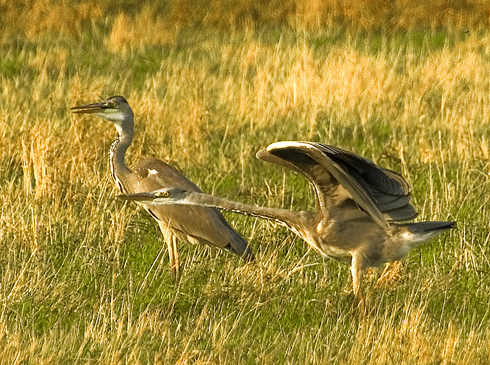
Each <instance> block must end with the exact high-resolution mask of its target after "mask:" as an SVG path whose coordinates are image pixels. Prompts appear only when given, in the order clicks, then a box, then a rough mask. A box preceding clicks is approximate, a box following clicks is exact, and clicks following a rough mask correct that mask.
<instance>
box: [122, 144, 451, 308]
mask: <svg viewBox="0 0 490 365" xmlns="http://www.w3.org/2000/svg"><path fill="white" fill-rule="evenodd" d="M257 157H258V158H259V159H261V160H264V161H269V162H272V163H275V164H278V165H281V166H285V167H287V168H289V169H292V170H293V171H296V172H298V173H300V174H302V175H303V176H305V177H306V178H307V179H308V180H309V181H310V183H311V185H312V187H313V189H314V191H315V198H316V211H314V212H310V211H300V212H292V211H289V210H284V209H274V208H267V207H257V206H251V205H246V204H242V203H237V202H231V201H229V200H226V199H222V198H218V197H214V196H211V195H206V194H201V193H197V192H190V191H184V190H182V189H178V188H167V189H163V190H159V191H155V192H150V193H143V194H129V195H123V196H122V198H124V199H130V200H137V201H143V202H145V203H153V204H154V205H155V206H162V205H170V204H186V205H197V206H206V207H215V208H219V209H223V210H229V211H233V212H238V213H243V214H248V215H253V216H258V217H262V218H266V219H270V220H274V221H276V222H279V223H281V224H283V225H285V226H287V227H288V228H290V229H291V230H292V231H293V232H295V233H296V234H297V235H299V236H300V237H301V238H302V239H303V240H305V241H306V242H307V243H308V244H309V245H310V246H311V247H312V248H314V249H315V250H316V251H318V252H319V253H320V254H322V255H323V256H326V257H330V258H333V259H336V260H339V261H342V262H346V263H347V264H349V265H350V267H351V273H352V278H353V287H354V294H355V295H356V296H357V297H359V298H361V299H362V293H361V288H360V284H361V280H362V275H363V273H364V271H365V270H366V269H367V268H369V267H379V266H381V265H383V264H384V263H386V262H390V261H396V260H401V259H403V258H404V257H406V255H407V254H408V253H409V252H410V250H411V249H412V248H414V247H416V246H418V245H420V244H422V243H424V242H427V241H428V240H430V239H431V238H433V237H435V236H437V235H438V234H440V233H442V232H444V231H445V230H447V229H450V228H453V227H454V226H455V222H422V223H404V222H405V221H407V220H410V219H413V218H415V217H416V215H417V212H416V211H415V209H414V207H413V206H412V205H411V204H410V187H409V185H408V183H407V182H406V181H405V179H403V177H402V176H401V175H399V174H398V173H396V172H394V171H391V170H388V169H384V168H381V167H378V166H377V165H375V164H374V163H373V162H372V161H370V160H368V159H366V158H364V157H361V156H359V155H357V154H354V153H352V152H348V151H344V150H342V149H340V148H337V147H333V146H327V145H323V144H319V143H312V142H277V143H273V144H271V145H270V146H268V147H267V148H266V149H263V150H261V151H259V152H258V153H257Z"/></svg>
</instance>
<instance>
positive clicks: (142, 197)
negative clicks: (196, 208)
mask: <svg viewBox="0 0 490 365" xmlns="http://www.w3.org/2000/svg"><path fill="white" fill-rule="evenodd" d="M188 193H189V192H188V191H185V190H183V189H179V188H164V189H159V190H155V191H150V192H145V193H136V194H122V195H118V196H117V197H118V198H119V199H122V200H133V201H137V202H141V203H145V204H152V205H178V204H188V203H187V202H186V198H187V195H188Z"/></svg>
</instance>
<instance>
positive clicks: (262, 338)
mask: <svg viewBox="0 0 490 365" xmlns="http://www.w3.org/2000/svg"><path fill="white" fill-rule="evenodd" d="M12 4H13V3H11V2H1V1H0V6H1V7H2V9H3V10H5V12H3V14H2V15H0V19H4V20H5V19H7V21H6V23H4V27H5V30H6V32H5V33H4V35H3V36H2V46H0V52H1V54H0V160H1V161H2V164H1V165H0V166H1V167H0V176H2V178H1V179H0V214H1V215H0V303H1V309H0V364H3V363H5V364H7V363H8V364H22V363H32V364H57V363H70V364H71V363H74V364H75V363H76V364H94V363H96V364H122V363H131V364H133V363H135V364H136V363H141V364H169V363H175V364H228V363H260V364H272V363H286V364H297V363H318V364H321V363H338V364H353V363H362V364H430V363H440V364H471V365H475V364H486V363H488V362H489V361H490V360H489V356H490V351H489V349H488V348H489V344H490V337H489V331H488V323H489V321H488V302H489V300H490V294H488V293H490V276H489V274H488V264H489V262H490V251H489V248H488V247H489V237H490V236H489V234H488V229H489V221H490V210H489V201H488V200H489V199H488V197H487V196H488V184H489V181H490V180H489V174H490V168H489V163H488V160H489V157H490V153H489V139H490V136H489V134H488V122H489V120H490V102H489V98H488V91H489V90H490V84H489V83H490V81H489V80H490V77H489V76H490V75H489V72H490V71H489V67H488V65H489V61H488V60H489V56H490V42H489V33H488V31H486V30H484V31H480V32H478V31H477V29H478V28H477V27H479V26H481V25H486V24H487V23H488V4H487V3H485V2H480V3H477V2H465V3H464V4H463V3H461V4H460V3H458V4H456V3H452V2H444V4H443V3H437V4H436V5H434V4H432V3H431V4H429V3H426V2H420V3H419V2H415V1H406V2H394V3H393V2H392V3H387V4H384V6H382V5H379V3H378V2H376V3H375V2H372V1H363V2H354V1H352V2H347V1H346V2H320V1H311V0H310V1H296V2H290V1H283V2H271V3H270V4H269V3H263V2H262V3H259V2H255V1H242V2H240V3H238V4H237V6H236V7H235V8H234V9H233V10H229V11H224V10H223V9H224V8H223V5H222V3H221V2H209V5H208V6H209V9H211V10H213V9H215V10H213V11H210V12H204V11H203V9H204V8H203V7H204V5H203V4H201V3H200V2H189V1H173V2H170V3H169V5H168V8H165V9H163V10H162V8H160V7H159V6H158V4H153V3H150V2H148V3H144V4H142V5H141V7H138V8H137V9H136V10H135V11H134V12H129V11H124V9H123V8H119V7H118V5H117V4H116V3H115V2H109V1H108V2H98V3H88V2H87V3H76V4H68V3H66V2H54V1H47V2H38V1H32V2H25V3H24V5H16V6H14V5H12ZM222 8H223V9H222ZM470 8H471V11H470ZM26 9H28V10H27V11H26ZM196 9H198V10H200V11H199V12H198V11H196ZM254 9H255V10H254ZM184 10H187V11H184ZM218 10H220V11H222V12H221V13H220V12H219V11H218ZM361 10H362V11H361ZM428 10H430V11H428ZM60 14H67V16H66V17H65V16H61V15H60ZM379 14H383V15H386V14H391V15H390V16H387V18H391V21H386V23H382V24H378V22H376V21H375V19H377V17H379ZM441 14H442V15H441ZM485 14H486V16H487V18H485ZM436 15H437V16H436ZM335 17H343V19H344V22H345V21H346V20H349V21H350V22H352V23H353V24H352V25H351V26H349V27H347V28H346V29H345V34H344V35H343V36H342V37H341V38H340V39H339V40H335V41H333V40H332V39H335V37H337V36H339V31H338V30H332V29H333V28H334V27H335V26H336V25H338V23H336V20H335ZM169 19H170V20H172V21H169ZM383 19H384V18H383ZM56 20H58V21H56ZM198 21H202V23H201V24H202V27H196V28H195V29H190V28H189V26H191V25H193V24H195V23H196V22H198ZM264 24H265V25H268V26H272V25H277V24H288V25H289V26H290V28H289V29H286V28H282V29H279V28H272V29H262V28H260V25H264ZM343 24H344V23H343ZM420 24H422V25H424V24H425V25H427V26H430V27H432V28H431V29H432V30H431V31H429V30H428V31H427V32H425V33H424V32H422V33H417V32H408V33H396V31H397V30H400V29H410V28H416V25H420ZM344 25H345V24H344ZM439 25H446V26H448V27H449V28H451V27H454V28H453V30H450V31H447V30H440V31H436V30H435V29H436V26H439ZM456 26H459V27H469V26H471V27H472V28H470V33H469V34H467V35H461V34H460V33H459V30H458V29H457V28H456ZM213 27H216V28H213ZM388 28H389V29H388ZM210 29H211V30H210ZM329 29H330V30H329ZM359 29H364V30H369V29H386V30H387V33H389V32H394V35H393V36H392V35H390V34H386V33H385V34H383V35H379V34H376V33H365V34H361V33H360V32H359ZM223 30H225V31H223ZM278 34H279V36H277V35H278ZM13 35H15V37H17V38H16V39H17V41H15V42H14V41H11V40H10V39H9V37H10V36H13ZM420 36H422V38H423V39H422V40H421V41H420V40H419V39H418V38H417V37H420ZM440 37H442V40H441V39H440ZM19 40H20V41H19ZM16 42H20V45H19V44H18V43H16ZM112 94H122V95H124V96H126V98H127V99H128V101H129V103H130V105H131V106H132V108H133V111H134V114H135V118H136V126H135V128H136V129H135V132H136V136H135V140H134V143H133V146H132V147H131V148H130V150H129V151H128V156H127V160H128V163H129V164H132V163H134V162H136V161H139V160H140V159H142V158H144V157H150V156H152V157H158V158H161V159H163V160H165V161H170V162H171V163H172V164H173V165H174V166H177V167H179V168H180V169H181V170H182V171H184V172H185V173H186V175H187V176H189V177H190V178H191V179H192V180H193V181H194V182H196V184H197V185H199V186H200V187H202V188H203V189H204V190H205V191H207V192H211V193H216V194H220V195H225V196H228V197H230V198H231V199H237V200H242V201H246V202H253V203H257V204H264V205H269V206H276V207H284V208H291V209H296V210H298V209H313V194H312V192H311V191H310V189H309V187H308V184H307V183H306V182H305V181H304V180H303V179H301V178H299V177H297V176H294V175H293V174H290V173H289V172H284V171H283V170H281V169H279V168H275V167H273V166H266V165H265V164H264V163H262V162H258V161H256V160H255V158H254V153H255V151H257V150H258V149H259V148H263V147H265V146H266V145H268V144H269V143H272V142H275V141H277V140H287V139H289V140H315V141H319V142H324V143H329V144H333V145H339V146H341V147H343V148H346V149H349V150H353V151H355V152H358V153H361V154H363V155H365V156H366V157H368V158H371V159H373V160H374V161H376V162H378V163H379V164H381V165H382V166H385V167H388V168H393V169H396V170H398V171H401V172H402V173H403V175H404V176H406V177H407V179H408V180H409V181H410V183H411V184H412V186H413V200H414V204H415V205H416V206H417V208H418V210H419V212H420V220H429V219H430V220H436V219H437V220H453V219H454V220H458V221H459V229H458V231H454V232H451V233H450V234H447V235H445V236H443V237H442V238H441V239H436V240H434V241H433V242H432V243H430V244H428V245H426V246H424V247H422V248H420V249H418V250H416V251H415V252H413V253H412V254H411V255H410V256H409V258H408V260H407V261H406V262H404V263H401V264H394V265H392V266H390V267H389V268H388V269H387V270H386V271H384V272H383V273H381V272H376V271H373V272H370V273H369V274H368V275H366V280H365V289H366V293H367V295H368V302H369V305H370V308H369V314H368V315H367V316H360V315H359V313H356V312H355V311H353V310H351V305H352V297H351V294H350V292H349V291H350V287H351V283H350V281H349V279H348V277H349V273H348V269H347V267H346V266H345V265H342V264H338V263H336V262H333V261H331V260H326V259H325V260H324V259H322V258H320V257H319V256H318V255H317V254H316V253H314V252H311V251H308V250H307V248H306V247H305V245H304V243H302V242H301V240H299V239H298V238H295V237H294V236H293V235H292V234H290V233H287V232H286V231H285V230H283V229H280V228H278V227H276V226H274V225H272V224H269V223H265V222H261V221H258V220H254V219H250V218H244V217H240V216H236V215H227V218H229V221H230V222H231V224H232V225H233V226H234V227H236V229H237V230H238V231H239V232H241V233H242V234H243V235H244V237H246V238H247V239H248V240H250V241H251V243H252V246H253V248H254V250H255V251H256V252H257V262H256V263H255V264H247V265H245V264H244V263H242V262H239V261H238V260H235V258H233V257H231V256H230V255H227V254H226V253H223V252H217V251H216V250H211V249H207V248H203V247H189V245H185V244H181V245H180V248H181V256H182V259H183V269H184V274H183V277H182V279H181V280H180V281H179V282H174V281H173V280H172V279H171V277H170V276H169V274H168V272H167V270H168V263H167V257H166V254H167V253H166V249H165V246H164V245H163V244H162V242H160V241H159V233H158V232H157V231H156V230H155V227H153V225H152V223H150V222H151V221H150V220H147V219H146V218H145V217H144V216H143V215H142V214H141V213H140V212H139V211H138V210H137V209H135V207H134V206H132V205H123V204H121V203H119V202H116V201H115V200H114V195H115V193H116V192H115V189H114V188H113V183H112V181H111V178H110V176H109V175H110V174H109V173H108V166H107V157H108V151H109V146H110V142H111V141H112V139H114V138H115V131H114V128H113V127H112V126H111V125H109V123H107V122H105V121H102V120H97V119H95V118H92V117H82V118H79V117H74V116H72V115H70V113H69V111H68V109H69V107H71V106H74V105H78V104H81V103H86V102H92V101H96V100H99V99H101V98H104V97H107V96H110V95H112Z"/></svg>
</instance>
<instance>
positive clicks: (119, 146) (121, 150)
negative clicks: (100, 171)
mask: <svg viewBox="0 0 490 365" xmlns="http://www.w3.org/2000/svg"><path fill="white" fill-rule="evenodd" d="M128 124H129V123H128ZM122 125H124V124H122ZM116 129H117V131H118V134H119V135H118V137H117V139H116V140H115V141H114V142H113V143H112V146H111V150H110V154H109V165H110V167H111V173H112V178H113V179H114V181H115V182H116V184H117V185H118V187H119V190H120V191H121V192H123V193H128V192H129V191H127V189H125V188H124V187H125V186H127V185H128V184H127V183H126V182H127V180H128V179H129V177H130V176H131V174H132V171H131V170H130V169H129V167H127V166H126V163H125V162H124V156H125V154H126V150H127V149H128V147H129V146H130V145H131V142H132V141H133V127H132V123H131V124H129V127H126V128H123V127H121V125H116Z"/></svg>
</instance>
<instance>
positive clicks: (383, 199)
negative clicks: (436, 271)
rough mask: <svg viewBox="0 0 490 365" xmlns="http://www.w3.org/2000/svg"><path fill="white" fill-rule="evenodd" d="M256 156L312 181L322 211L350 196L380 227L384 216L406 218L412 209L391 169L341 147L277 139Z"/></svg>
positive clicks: (402, 184)
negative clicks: (382, 167)
mask: <svg viewBox="0 0 490 365" xmlns="http://www.w3.org/2000/svg"><path fill="white" fill-rule="evenodd" d="M257 157H258V158H259V159H261V160H265V161H269V162H273V163H276V164H279V165H282V166H286V167H288V168H291V169H292V170H294V171H296V172H299V173H300V174H302V175H304V176H305V177H306V178H308V179H309V181H310V182H311V183H312V185H313V187H314V189H315V192H316V198H317V204H318V205H319V209H320V210H321V211H322V214H323V215H325V214H329V211H330V210H331V209H332V208H334V207H341V206H350V205H346V204H345V200H346V199H352V200H353V201H355V203H356V204H357V205H358V206H359V207H361V208H362V210H364V211H365V212H367V213H368V214H369V215H370V216H371V218H372V219H373V220H374V221H376V222H377V223H378V224H380V225H381V226H383V227H387V226H388V224H387V222H386V220H387V219H388V220H400V219H409V218H412V217H413V216H414V213H415V210H414V209H413V207H412V206H411V205H410V204H409V193H410V189H409V186H408V184H407V183H406V181H405V180H404V179H403V178H402V177H401V176H400V175H398V174H397V173H396V172H393V171H391V170H386V169H381V168H379V167H377V166H376V165H375V164H374V163H373V162H372V161H370V160H368V159H366V158H364V157H361V156H359V155H356V154H354V153H352V152H348V151H344V150H342V149H340V148H337V147H333V146H327V145H322V144H319V143H311V142H278V143H274V144H272V145H270V146H269V147H268V148H267V149H266V150H262V151H259V152H258V153H257Z"/></svg>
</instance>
